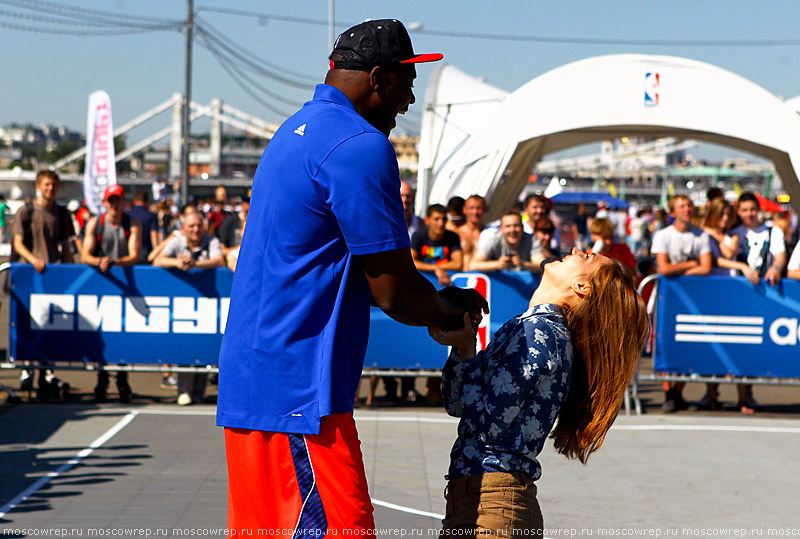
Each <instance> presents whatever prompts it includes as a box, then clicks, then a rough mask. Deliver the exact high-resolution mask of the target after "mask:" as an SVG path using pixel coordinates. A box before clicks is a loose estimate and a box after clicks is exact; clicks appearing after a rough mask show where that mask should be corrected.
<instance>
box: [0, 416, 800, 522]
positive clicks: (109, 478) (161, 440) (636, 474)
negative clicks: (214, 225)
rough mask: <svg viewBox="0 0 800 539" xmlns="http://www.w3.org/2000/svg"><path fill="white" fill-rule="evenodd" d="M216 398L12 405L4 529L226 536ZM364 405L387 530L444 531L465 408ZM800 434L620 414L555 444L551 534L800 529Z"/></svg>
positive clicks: (780, 424)
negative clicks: (585, 445) (588, 447)
mask: <svg viewBox="0 0 800 539" xmlns="http://www.w3.org/2000/svg"><path fill="white" fill-rule="evenodd" d="M214 412H215V408H214V406H213V405H210V404H206V405H200V406H193V407H191V408H179V407H177V406H172V405H159V404H143V405H135V406H122V405H115V404H110V405H103V406H96V405H92V404H21V405H16V406H4V407H2V408H0V514H2V516H1V517H0V536H5V537H9V536H10V537H14V536H17V537H36V536H41V535H45V534H49V535H51V536H52V535H57V536H76V537H77V536H84V537H86V536H115V537H145V536H150V537H213V536H218V537H224V533H225V532H224V529H225V523H226V481H227V472H226V466H225V458H224V449H223V442H222V431H221V429H219V428H217V427H215V426H214ZM356 417H357V422H358V428H359V431H360V433H361V441H362V449H363V452H364V457H365V467H366V471H367V476H368V478H369V482H370V489H371V494H372V497H373V500H374V505H375V518H376V523H377V525H378V528H379V534H380V535H382V536H388V537H392V536H395V537H412V536H419V537H433V536H435V535H436V534H437V533H438V529H439V521H440V519H441V517H442V515H443V514H444V499H443V489H444V485H445V482H444V479H443V475H444V473H445V470H446V468H447V463H448V453H449V449H450V446H451V444H452V442H453V439H454V437H455V433H456V423H455V420H454V419H452V418H449V417H447V416H446V415H445V414H444V413H443V412H441V411H438V410H437V409H434V408H410V407H409V408H382V407H379V408H369V409H365V408H361V409H358V410H357V411H356ZM798 446H800V420H798V419H797V418H796V417H789V418H776V417H771V418H766V417H744V416H740V415H738V414H730V413H727V414H716V415H712V414H707V415H701V414H679V415H672V416H665V415H660V414H650V415H645V416H641V417H620V418H619V419H618V421H617V424H616V425H615V427H614V428H613V429H612V431H611V432H610V433H609V435H608V438H607V440H606V445H605V446H604V447H603V448H602V449H601V450H600V452H599V453H597V454H596V455H594V456H593V457H591V458H590V460H589V464H588V466H583V465H581V464H579V463H576V462H571V461H567V460H566V459H565V458H563V457H561V456H559V455H557V454H556V453H555V452H554V451H553V450H552V447H551V446H549V445H548V447H546V448H545V451H544V453H543V454H542V456H541V461H542V464H543V468H544V476H543V478H542V480H541V481H540V482H539V483H538V488H539V499H540V503H541V505H542V510H543V513H544V515H545V525H546V527H547V533H546V536H547V537H563V536H573V537H574V536H579V537H581V536H583V537H590V536H597V535H611V536H622V535H625V536H628V537H645V536H665V537H667V536H673V537H688V536H717V537H742V536H745V537H752V536H756V537H757V536H759V531H761V532H763V535H764V536H767V535H768V533H769V530H781V532H780V533H783V534H785V533H787V530H788V531H789V533H791V530H794V533H795V534H797V533H800V531H798V528H800V520H798V517H797V492H798V487H797V477H798V476H800V459H798V457H797V447H798ZM702 530H705V531H702ZM743 530H744V532H743ZM695 532H697V533H699V534H700V535H696V534H695ZM774 533H777V532H775V531H773V534H774ZM148 534H149V535H148ZM773 536H774V535H773Z"/></svg>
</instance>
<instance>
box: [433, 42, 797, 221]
mask: <svg viewBox="0 0 800 539" xmlns="http://www.w3.org/2000/svg"><path fill="white" fill-rule="evenodd" d="M446 69H447V68H442V69H441V70H439V71H437V73H436V74H435V75H434V76H438V80H437V81H436V82H437V84H432V85H431V88H430V90H429V92H428V95H427V96H426V107H425V113H424V115H423V126H422V136H421V141H420V144H421V148H420V161H421V162H420V166H421V167H423V166H429V165H428V164H427V163H426V164H425V165H423V163H422V152H423V149H424V148H425V147H426V145H429V146H430V145H431V144H432V141H433V140H435V138H436V137H441V138H442V139H446V138H447V134H445V135H444V136H442V135H441V134H440V133H436V132H435V131H434V130H433V129H432V126H431V125H428V124H426V122H425V120H426V116H428V109H429V104H430V105H432V106H433V110H436V109H435V106H436V104H437V103H442V102H448V101H449V102H455V101H456V100H457V99H461V100H462V101H469V100H470V94H469V93H468V92H469V91H470V87H468V86H467V85H463V86H462V87H461V88H462V90H461V93H460V94H459V93H457V92H453V93H450V94H448V95H447V96H446V100H447V101H444V100H443V99H442V98H441V97H440V96H439V94H438V93H437V92H438V90H437V88H438V87H446V86H448V85H446V84H444V83H445V82H446V78H447V77H448V76H449V74H450V71H447V70H446ZM460 75H462V76H464V75H463V74H461V73H460ZM473 80H474V79H473ZM451 87H452V86H451ZM484 117H485V120H484V121H483V122H482V123H481V124H480V125H474V124H473V125H472V126H470V131H469V133H470V135H471V136H468V137H463V136H462V143H461V144H460V145H457V146H455V147H454V149H453V151H452V153H451V154H449V155H446V156H444V157H442V156H441V155H440V156H438V158H437V160H436V161H431V162H432V163H433V166H430V169H431V173H430V175H429V176H427V177H423V176H421V177H423V178H424V179H423V181H424V189H425V191H423V192H422V194H423V197H421V198H422V200H418V205H420V206H422V207H424V206H425V205H426V204H427V203H429V202H430V203H434V202H446V201H447V200H448V199H449V198H450V197H451V196H454V195H459V196H462V197H466V196H469V195H471V194H473V193H477V194H480V195H484V196H486V197H487V201H488V203H489V206H490V212H489V214H488V216H487V217H488V218H489V219H492V218H496V217H497V216H499V215H500V214H501V213H502V212H503V211H504V210H505V209H506V208H507V207H509V206H511V205H512V204H513V203H514V202H515V201H516V199H517V197H518V196H519V193H520V192H521V190H522V188H523V187H524V185H525V183H526V182H527V180H528V177H529V175H530V173H531V170H532V169H533V166H534V165H535V164H536V162H537V161H539V159H541V157H542V156H543V155H545V154H548V153H551V152H555V151H558V150H563V149H565V148H569V147H572V146H577V145H581V144H586V143H591V142H597V141H602V140H609V139H612V138H617V137H622V136H648V137H668V136H669V137H676V138H679V139H685V138H692V139H696V140H704V141H708V142H713V143H716V144H721V145H724V146H729V147H733V148H737V149H740V150H744V151H748V152H750V153H753V154H755V155H759V156H762V157H764V158H766V159H769V160H771V161H772V162H773V163H774V164H775V169H776V171H777V172H778V174H779V175H780V177H781V179H782V181H783V185H784V187H785V188H786V190H787V191H788V192H789V194H790V195H791V197H792V203H793V204H794V206H795V208H796V209H800V183H798V174H797V170H798V167H800V116H799V115H798V114H797V113H795V112H794V111H793V110H792V109H791V108H790V107H788V106H787V105H786V104H785V103H784V102H783V100H782V99H781V98H779V97H777V96H775V95H773V94H771V93H770V92H768V91H767V90H765V89H764V88H762V87H760V86H758V85H756V84H754V83H753V82H751V81H749V80H747V79H744V78H743V77H740V76H739V75H736V74H734V73H731V72H729V71H726V70H724V69H721V68H719V67H716V66H713V65H710V64H706V63H702V62H697V61H695V60H688V59H685V58H675V57H670V56H648V55H633V54H624V55H613V56H601V57H597V58H589V59H587V60H581V61H578V62H574V63H571V64H568V65H565V66H562V67H559V68H557V69H554V70H552V71H550V72H548V73H545V74H544V75H541V76H540V77H537V78H535V79H533V80H532V81H530V82H529V83H527V84H525V85H524V86H522V87H521V88H519V89H518V90H517V91H515V92H513V93H512V94H509V95H508V96H506V97H505V99H503V101H502V103H501V104H499V105H494V107H493V108H492V110H490V112H489V113H488V114H485V115H484ZM448 129H449V126H448V125H447V123H446V122H445V125H444V131H445V133H446V132H447V130H448ZM425 193H430V195H429V196H428V197H425V196H424V194H425Z"/></svg>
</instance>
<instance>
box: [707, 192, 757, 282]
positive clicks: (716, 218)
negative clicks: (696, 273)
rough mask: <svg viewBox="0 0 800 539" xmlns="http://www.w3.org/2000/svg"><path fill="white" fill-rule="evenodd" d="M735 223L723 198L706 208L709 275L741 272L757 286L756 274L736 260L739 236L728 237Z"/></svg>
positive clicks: (713, 201)
mask: <svg viewBox="0 0 800 539" xmlns="http://www.w3.org/2000/svg"><path fill="white" fill-rule="evenodd" d="M734 221H735V214H734V210H733V206H731V204H730V203H729V202H728V201H726V200H725V199H724V198H715V199H714V200H712V201H711V203H710V204H709V205H708V207H707V208H706V214H705V216H704V217H703V222H702V226H703V231H704V232H705V233H706V234H708V237H709V240H710V241H711V258H712V264H713V266H712V268H711V272H710V273H711V275H728V276H731V275H737V273H736V271H737V270H738V271H741V272H742V274H743V275H744V276H745V277H747V280H748V281H750V283H751V284H758V282H759V276H758V272H757V271H756V270H754V269H753V268H751V267H750V266H748V265H747V264H746V263H745V262H740V261H738V260H736V255H737V254H739V236H729V235H728V233H729V232H730V229H731V226H732V225H733V223H734Z"/></svg>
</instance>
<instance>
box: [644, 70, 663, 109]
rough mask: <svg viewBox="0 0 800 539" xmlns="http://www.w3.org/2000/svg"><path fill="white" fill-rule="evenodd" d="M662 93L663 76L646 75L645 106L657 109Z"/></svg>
mask: <svg viewBox="0 0 800 539" xmlns="http://www.w3.org/2000/svg"><path fill="white" fill-rule="evenodd" d="M660 91H661V75H659V74H658V73H645V76H644V106H645V107H650V108H652V107H657V106H658V97H659V92H660Z"/></svg>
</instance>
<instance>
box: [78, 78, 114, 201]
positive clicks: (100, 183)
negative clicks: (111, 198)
mask: <svg viewBox="0 0 800 539" xmlns="http://www.w3.org/2000/svg"><path fill="white" fill-rule="evenodd" d="M116 183H117V168H116V161H115V156H114V127H113V125H112V124H111V99H109V97H108V94H107V93H105V92H104V91H103V90H98V91H96V92H93V93H92V94H91V95H90V96H89V116H88V119H87V122H86V165H85V167H84V173H83V197H84V198H85V199H86V206H87V207H88V208H89V211H91V212H92V213H93V214H95V215H99V214H100V213H101V212H102V211H103V210H104V207H103V191H105V189H106V187H108V186H109V185H113V184H116Z"/></svg>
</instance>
